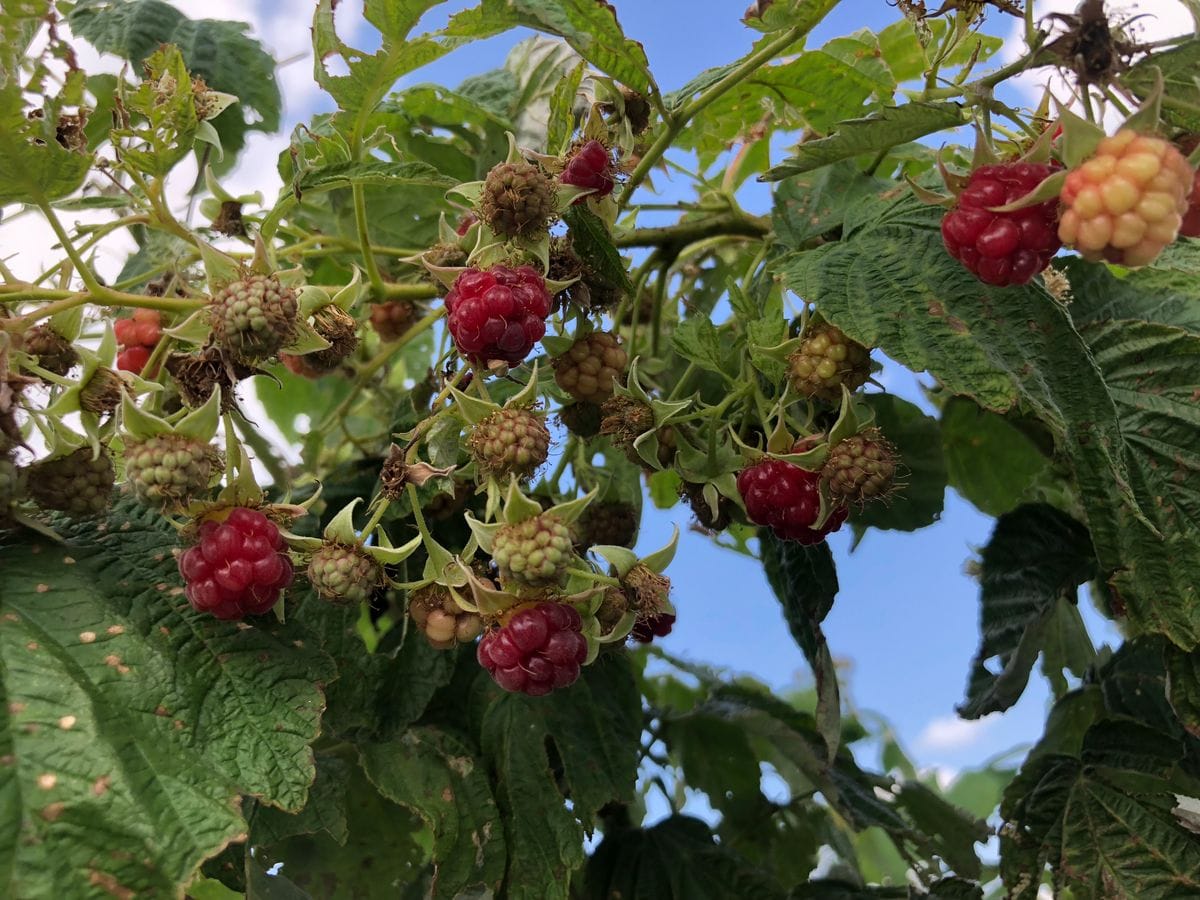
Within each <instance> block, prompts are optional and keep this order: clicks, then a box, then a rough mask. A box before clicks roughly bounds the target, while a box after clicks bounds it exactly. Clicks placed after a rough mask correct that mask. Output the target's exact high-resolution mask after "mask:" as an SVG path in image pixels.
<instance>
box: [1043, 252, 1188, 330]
mask: <svg viewBox="0 0 1200 900" xmlns="http://www.w3.org/2000/svg"><path fill="white" fill-rule="evenodd" d="M1062 268H1063V271H1064V272H1065V273H1066V275H1067V277H1068V279H1069V281H1070V284H1071V294H1072V298H1073V299H1072V302H1071V318H1072V319H1074V320H1075V322H1076V323H1077V324H1078V325H1079V327H1081V328H1082V327H1085V326H1087V325H1090V324H1093V323H1102V322H1106V321H1110V320H1112V319H1141V320H1144V321H1147V322H1157V323H1160V324H1163V325H1175V326H1177V327H1179V328H1183V329H1186V330H1187V331H1190V332H1191V333H1193V334H1200V278H1197V276H1198V275H1200V241H1190V240H1184V241H1179V242H1177V243H1176V244H1174V245H1173V246H1172V247H1170V248H1169V249H1168V250H1167V251H1166V252H1164V254H1163V255H1162V256H1161V257H1159V259H1158V260H1156V261H1155V264H1154V265H1153V266H1147V267H1145V268H1142V269H1136V270H1134V271H1132V272H1126V273H1124V274H1122V275H1119V276H1118V275H1117V274H1116V273H1115V272H1114V271H1113V270H1112V269H1110V268H1109V267H1108V266H1106V265H1102V264H1097V263H1089V262H1085V261H1084V260H1082V259H1079V258H1072V259H1067V260H1063V264H1062Z"/></svg>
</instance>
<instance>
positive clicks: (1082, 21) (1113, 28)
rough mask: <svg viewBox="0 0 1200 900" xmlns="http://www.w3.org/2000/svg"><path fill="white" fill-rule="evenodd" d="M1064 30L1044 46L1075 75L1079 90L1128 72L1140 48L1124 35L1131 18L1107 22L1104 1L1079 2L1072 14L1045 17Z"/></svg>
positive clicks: (1136, 17)
mask: <svg viewBox="0 0 1200 900" xmlns="http://www.w3.org/2000/svg"><path fill="white" fill-rule="evenodd" d="M1046 18H1048V19H1054V20H1056V21H1058V22H1059V23H1061V24H1062V25H1064V26H1065V28H1066V30H1065V31H1064V32H1063V34H1062V35H1060V36H1059V37H1057V38H1055V39H1054V40H1053V41H1051V42H1050V43H1048V44H1047V45H1046V50H1048V51H1049V52H1051V53H1054V54H1056V55H1057V56H1058V57H1059V58H1060V59H1062V61H1063V65H1064V66H1066V67H1067V68H1069V69H1071V70H1072V71H1073V72H1074V73H1075V77H1076V78H1078V79H1079V83H1080V84H1081V85H1083V86H1085V87H1086V86H1087V85H1090V84H1102V85H1103V84H1107V83H1108V82H1110V81H1112V79H1113V78H1115V77H1116V76H1117V75H1119V74H1121V73H1122V72H1124V71H1125V70H1126V69H1128V68H1129V64H1130V61H1131V60H1132V58H1133V56H1134V55H1135V54H1136V53H1138V51H1140V50H1141V49H1142V48H1141V47H1140V46H1139V45H1138V44H1137V43H1136V42H1135V41H1132V40H1130V39H1129V38H1128V36H1127V35H1126V31H1125V30H1126V28H1127V27H1128V26H1129V24H1130V23H1131V22H1133V21H1134V19H1138V18H1141V17H1140V16H1134V17H1133V18H1132V19H1126V20H1125V21H1123V22H1119V23H1114V22H1112V21H1110V20H1109V18H1108V11H1107V10H1106V9H1105V6H1104V0H1083V2H1082V3H1080V4H1079V7H1078V8H1077V9H1076V10H1075V13H1074V14H1070V13H1050V14H1048V15H1047V16H1046Z"/></svg>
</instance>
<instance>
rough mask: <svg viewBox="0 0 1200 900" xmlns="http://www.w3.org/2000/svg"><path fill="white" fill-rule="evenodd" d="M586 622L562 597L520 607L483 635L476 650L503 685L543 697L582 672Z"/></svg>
mask: <svg viewBox="0 0 1200 900" xmlns="http://www.w3.org/2000/svg"><path fill="white" fill-rule="evenodd" d="M582 625H583V623H582V621H581V620H580V618H579V613H577V612H576V611H575V610H574V609H573V608H572V607H570V606H566V605H565V604H562V603H538V604H537V605H535V606H526V607H524V608H519V609H518V610H517V611H516V612H515V613H513V615H512V617H511V618H509V620H508V624H507V625H505V626H503V627H502V628H500V629H499V630H497V631H491V632H488V633H487V634H485V635H484V636H483V640H481V641H480V642H479V649H478V650H477V651H476V656H477V658H478V659H479V664H480V665H481V666H483V667H484V668H485V669H487V671H488V674H489V675H491V676H492V679H493V680H494V681H495V682H496V684H498V685H500V687H502V688H504V690H506V691H512V692H513V693H522V694H528V695H529V696H531V697H540V696H542V695H543V694H548V693H550V692H551V691H553V690H555V689H556V688H563V687H567V686H568V685H571V684H574V683H575V680H576V679H577V678H579V668H580V666H582V665H583V661H584V660H585V659H587V641H586V640H584V638H583V635H582V634H581V633H580V629H581V627H582Z"/></svg>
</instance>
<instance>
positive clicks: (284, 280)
mask: <svg viewBox="0 0 1200 900" xmlns="http://www.w3.org/2000/svg"><path fill="white" fill-rule="evenodd" d="M263 274H264V275H274V276H275V280H276V281H278V282H279V283H280V284H281V285H283V286H284V287H290V288H301V287H303V286H304V285H305V284H306V283H307V281H308V275H307V273H306V272H305V271H304V266H292V267H291V268H290V269H278V270H274V269H273V270H272V271H270V272H264V273H263Z"/></svg>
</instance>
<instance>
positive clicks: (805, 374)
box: [788, 322, 871, 402]
mask: <svg viewBox="0 0 1200 900" xmlns="http://www.w3.org/2000/svg"><path fill="white" fill-rule="evenodd" d="M788 377H789V378H790V379H791V382H792V387H794V388H795V389H796V393H798V394H800V395H801V396H802V397H817V398H819V399H821V400H829V401H831V402H834V401H837V400H840V399H841V397H842V385H843V384H844V385H845V386H846V389H847V390H849V391H850V392H852V393H853V392H854V391H857V390H858V389H859V388H860V387H862V386H863V385H864V384H866V383H867V379H869V378H870V377H871V351H869V350H868V349H867V348H866V347H864V346H863V345H862V344H860V343H858V342H857V341H852V340H850V338H848V337H846V335H845V334H844V333H843V332H842V330H841V329H839V328H835V327H834V326H833V325H830V324H828V323H826V322H818V323H816V324H814V325H811V326H809V328H808V329H807V330H806V331H805V334H804V339H803V341H801V343H800V349H798V350H797V351H796V352H795V353H793V354H792V355H791V356H790V357H788Z"/></svg>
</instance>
